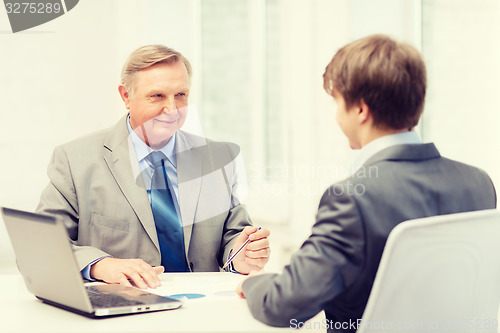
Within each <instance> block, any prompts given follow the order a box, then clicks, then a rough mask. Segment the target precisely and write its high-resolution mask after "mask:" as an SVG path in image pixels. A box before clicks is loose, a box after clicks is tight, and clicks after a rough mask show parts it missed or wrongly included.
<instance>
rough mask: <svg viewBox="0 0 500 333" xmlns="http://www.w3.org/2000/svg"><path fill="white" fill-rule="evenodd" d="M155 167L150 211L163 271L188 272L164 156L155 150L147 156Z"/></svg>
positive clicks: (180, 227) (180, 229)
mask: <svg viewBox="0 0 500 333" xmlns="http://www.w3.org/2000/svg"><path fill="white" fill-rule="evenodd" d="M148 158H149V160H150V161H151V162H152V164H153V166H154V172H153V176H152V178H151V210H152V212H153V217H154V220H155V225H156V233H157V234H158V242H159V243H160V252H161V264H162V266H163V267H165V271H166V272H187V271H188V267H187V263H186V255H185V252H184V233H183V230H182V225H181V223H180V222H179V217H178V216H177V211H176V210H175V205H174V201H173V199H172V194H171V193H170V182H169V181H168V177H167V173H166V170H165V159H166V156H165V154H163V153H162V152H160V151H154V152H152V153H151V154H149V156H148Z"/></svg>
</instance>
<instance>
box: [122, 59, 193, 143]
mask: <svg viewBox="0 0 500 333" xmlns="http://www.w3.org/2000/svg"><path fill="white" fill-rule="evenodd" d="M189 85H190V82H189V75H188V72H187V69H186V66H185V65H184V63H183V62H182V61H177V62H174V63H159V64H156V65H153V66H151V67H148V68H146V69H143V70H141V71H139V72H137V73H136V74H135V77H134V80H133V88H132V89H133V93H131V92H130V91H127V89H126V88H125V86H124V85H120V86H119V87H118V90H119V92H120V96H121V97H122V99H123V102H124V103H125V107H126V108H127V109H128V110H129V111H130V125H131V126H132V128H133V129H134V131H135V132H136V133H137V135H138V136H139V137H140V138H141V140H143V141H144V142H145V143H146V144H147V145H148V146H150V147H151V148H153V149H160V148H162V147H164V146H165V145H166V144H167V143H168V141H169V140H170V138H171V137H172V135H174V133H175V132H177V131H178V130H179V129H180V128H181V127H182V125H184V121H185V120H186V115H187V108H188V95H189Z"/></svg>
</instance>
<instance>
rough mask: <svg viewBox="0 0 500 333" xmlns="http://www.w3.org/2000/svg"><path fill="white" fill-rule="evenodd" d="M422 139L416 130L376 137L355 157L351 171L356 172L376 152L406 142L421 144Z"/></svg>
mask: <svg viewBox="0 0 500 333" xmlns="http://www.w3.org/2000/svg"><path fill="white" fill-rule="evenodd" d="M421 143H422V139H421V138H420V135H418V133H417V132H415V131H408V132H402V133H396V134H390V135H385V136H383V137H381V138H378V139H375V140H373V141H371V142H370V143H368V144H367V145H366V146H364V147H363V148H361V149H360V150H359V153H358V154H357V155H356V156H355V157H354V159H353V161H352V162H351V165H350V167H349V171H350V173H351V174H354V173H355V172H356V171H358V170H359V168H361V166H362V165H363V164H364V163H365V162H366V161H368V159H370V158H371V157H372V156H373V155H375V154H376V153H378V152H380V151H382V150H384V149H386V148H389V147H392V146H396V145H405V144H421Z"/></svg>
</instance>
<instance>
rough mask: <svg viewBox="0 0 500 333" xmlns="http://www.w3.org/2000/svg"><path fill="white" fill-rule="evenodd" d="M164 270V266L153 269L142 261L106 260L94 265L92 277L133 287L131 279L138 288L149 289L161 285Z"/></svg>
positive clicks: (91, 270) (91, 269) (91, 271)
mask: <svg viewBox="0 0 500 333" xmlns="http://www.w3.org/2000/svg"><path fill="white" fill-rule="evenodd" d="M163 270H164V268H163V266H158V267H152V266H151V265H149V264H148V263H146V262H145V261H144V260H141V259H116V258H104V259H102V260H100V261H98V262H96V263H95V264H93V265H92V267H91V268H90V277H92V278H94V279H97V280H102V281H104V282H107V283H119V284H121V285H124V286H129V287H132V284H131V283H130V281H129V279H130V280H132V282H134V283H135V285H136V286H137V287H139V288H141V289H147V288H156V287H159V286H160V285H161V283H160V278H159V277H158V275H159V274H161V273H163Z"/></svg>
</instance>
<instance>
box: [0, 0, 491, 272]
mask: <svg viewBox="0 0 500 333" xmlns="http://www.w3.org/2000/svg"><path fill="white" fill-rule="evenodd" d="M373 33H386V34H389V35H391V36H393V37H395V38H397V39H399V40H404V41H407V42H409V43H411V44H413V45H415V46H416V47H417V48H419V49H420V50H421V51H422V52H423V54H424V57H425V59H426V62H427V69H428V82H429V85H428V94H427V100H426V107H425V111H424V117H423V119H422V121H421V123H420V126H419V129H418V130H419V131H420V133H421V136H422V138H423V140H424V141H425V142H435V143H436V144H437V146H438V148H439V150H440V151H441V153H442V154H443V155H445V156H447V157H450V158H453V159H456V160H459V161H462V162H465V163H470V164H473V165H476V166H479V167H481V168H482V169H484V170H486V171H487V172H488V173H489V174H490V176H491V177H492V179H493V181H494V183H495V184H497V185H498V184H500V154H499V151H500V131H499V130H500V112H499V107H498V104H499V103H498V96H499V95H500V42H499V41H500V1H498V0H478V1H470V0H142V1H141V0H106V1H102V0H82V1H80V2H79V3H78V5H77V6H76V7H75V8H74V9H73V10H71V11H70V12H68V13H67V14H65V15H63V16H62V17H59V18H58V19H56V20H54V21H51V22H48V23H46V24H44V25H41V26H38V27H35V28H33V29H30V30H27V31H25V32H20V33H16V34H12V33H11V30H10V25H9V21H8V18H7V15H6V12H5V11H4V10H3V9H2V10H0V73H1V74H0V75H1V76H0V77H1V78H0V101H1V111H0V114H1V121H0V153H1V156H2V160H1V161H2V163H1V164H0V188H1V191H0V206H8V207H14V208H19V209H26V210H34V209H35V207H36V205H37V203H38V198H39V195H40V192H41V191H42V189H43V188H44V187H45V186H46V184H47V182H48V178H47V176H46V167H47V164H48V162H49V159H50V157H51V154H52V151H53V148H54V147H55V146H56V145H59V144H62V143H65V142H67V141H70V140H72V139H74V138H77V137H79V136H82V135H85V134H87V133H90V132H93V131H96V130H99V129H102V128H107V127H110V126H113V125H114V124H115V123H116V122H117V121H118V119H119V118H120V117H121V116H122V115H123V114H124V113H125V109H124V107H123V104H122V102H121V100H120V97H119V95H118V91H117V85H118V84H119V76H120V70H121V67H122V65H123V63H124V61H125V59H126V57H127V56H128V55H129V54H130V52H132V51H133V50H134V49H136V48H137V47H139V46H141V45H144V44H152V43H160V44H165V45H168V46H171V47H173V48H175V49H177V50H179V51H180V52H182V53H183V54H184V55H185V56H186V57H187V58H188V59H190V61H191V63H192V65H193V70H194V75H193V85H192V92H191V99H190V102H191V104H193V105H194V106H195V109H196V114H192V115H191V119H190V122H191V124H192V126H196V124H197V123H198V122H199V123H201V128H202V129H203V132H204V133H205V134H206V135H207V136H208V137H210V138H212V139H216V140H224V141H231V142H235V143H237V144H239V145H240V146H241V147H242V151H243V157H244V160H245V168H246V173H247V179H248V183H249V192H248V196H247V198H246V203H247V204H248V207H249V212H250V214H251V216H252V217H253V219H254V222H255V224H257V225H262V226H266V227H268V228H270V229H271V231H272V236H271V242H272V251H273V254H272V258H271V261H270V264H269V270H278V269H280V268H281V266H283V265H284V264H286V262H287V261H288V258H289V255H290V253H291V252H292V251H294V250H295V249H297V248H298V246H300V243H301V241H302V240H303V239H304V238H305V237H307V235H308V234H309V231H310V228H311V226H312V224H313V222H314V217H315V212H316V208H317V205H318V202H319V198H320V197H321V194H322V193H323V191H324V190H325V189H326V188H327V186H328V185H329V184H331V183H333V182H335V181H337V180H340V179H342V178H345V177H346V176H347V169H348V165H349V162H350V160H351V159H352V157H353V156H354V154H355V152H352V151H351V150H350V149H349V148H348V145H347V140H346V139H345V138H344V136H343V134H342V132H341V130H340V129H339V128H338V126H337V125H336V123H335V103H334V102H333V100H332V98H331V97H330V96H328V95H327V94H326V93H325V92H324V90H323V88H322V86H323V81H322V74H323V72H324V68H325V66H326V65H327V64H328V62H329V61H330V59H331V57H332V56H333V54H334V53H335V51H336V50H337V49H338V48H339V47H341V46H342V45H344V44H345V43H347V42H350V41H352V40H354V39H357V38H359V37H362V36H366V35H369V34H373ZM195 116H197V117H195ZM14 267H15V265H14V257H13V252H12V249H11V246H10V241H9V240H8V237H7V234H6V231H5V227H4V225H3V224H0V272H8V271H11V270H13V269H15V268H14Z"/></svg>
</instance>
